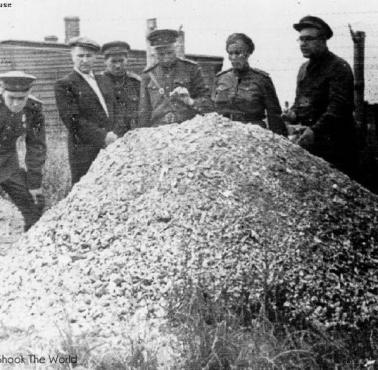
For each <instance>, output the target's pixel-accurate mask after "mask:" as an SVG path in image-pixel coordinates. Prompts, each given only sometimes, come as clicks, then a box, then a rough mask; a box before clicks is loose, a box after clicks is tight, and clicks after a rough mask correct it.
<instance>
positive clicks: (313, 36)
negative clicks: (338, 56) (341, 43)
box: [298, 28, 327, 58]
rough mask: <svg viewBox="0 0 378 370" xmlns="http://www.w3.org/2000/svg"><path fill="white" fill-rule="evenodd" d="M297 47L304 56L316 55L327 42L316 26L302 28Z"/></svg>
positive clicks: (321, 51) (322, 50)
mask: <svg viewBox="0 0 378 370" xmlns="http://www.w3.org/2000/svg"><path fill="white" fill-rule="evenodd" d="M298 42H299V47H300V49H301V52H302V54H303V56H304V57H305V58H312V57H316V56H318V55H320V54H322V53H323V52H324V50H325V49H326V47H327V42H326V40H325V39H324V37H322V36H321V34H320V31H319V30H318V29H316V28H304V29H303V30H301V31H300V33H299V38H298Z"/></svg>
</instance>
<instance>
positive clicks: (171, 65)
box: [160, 58, 178, 73]
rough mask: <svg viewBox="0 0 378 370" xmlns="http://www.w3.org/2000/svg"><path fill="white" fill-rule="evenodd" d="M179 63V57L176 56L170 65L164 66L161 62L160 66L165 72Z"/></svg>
mask: <svg viewBox="0 0 378 370" xmlns="http://www.w3.org/2000/svg"><path fill="white" fill-rule="evenodd" d="M177 63H178V58H176V59H175V60H174V61H173V62H172V63H171V64H170V65H169V66H163V65H162V64H160V67H161V69H162V70H163V72H164V73H168V72H170V71H171V70H172V69H174V68H175V67H176V66H177Z"/></svg>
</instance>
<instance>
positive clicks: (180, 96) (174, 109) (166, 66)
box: [139, 30, 212, 127]
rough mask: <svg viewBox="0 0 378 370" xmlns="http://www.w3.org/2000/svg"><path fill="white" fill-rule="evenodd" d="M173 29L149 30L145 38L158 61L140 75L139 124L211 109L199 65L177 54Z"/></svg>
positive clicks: (163, 121)
mask: <svg viewBox="0 0 378 370" xmlns="http://www.w3.org/2000/svg"><path fill="white" fill-rule="evenodd" d="M177 37H178V32H177V31H175V30H155V31H152V32H151V33H150V34H149V36H148V39H149V41H150V42H151V46H152V47H153V48H154V50H155V52H156V57H157V60H158V63H157V64H155V65H154V66H152V67H150V68H147V69H146V70H145V71H144V73H143V75H142V84H141V93H140V104H139V125H140V126H142V127H143V126H159V125H165V124H169V123H173V122H177V123H180V122H183V121H185V120H188V119H190V118H193V117H194V116H195V115H196V114H198V113H205V112H207V111H210V110H212V104H211V100H210V91H209V88H208V86H206V84H205V81H204V79H203V76H202V72H201V69H200V68H199V66H198V65H197V64H196V63H195V62H192V61H190V60H187V59H181V58H178V57H177V54H176V47H175V43H176V40H177Z"/></svg>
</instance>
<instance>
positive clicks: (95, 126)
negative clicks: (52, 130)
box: [55, 37, 117, 184]
mask: <svg viewBox="0 0 378 370" xmlns="http://www.w3.org/2000/svg"><path fill="white" fill-rule="evenodd" d="M68 45H69V46H70V47H71V56H72V61H73V65H74V66H73V71H72V72H71V73H69V74H68V75H67V76H65V77H63V78H62V79H60V80H58V81H57V82H56V83H55V98H56V103H57V106H58V111H59V115H60V118H61V120H62V121H63V123H64V125H65V126H66V127H67V129H68V156H69V163H70V169H71V180H72V184H75V183H76V182H78V181H79V180H80V178H81V177H82V176H83V175H85V174H86V173H87V171H88V169H89V167H90V166H91V164H92V162H93V161H94V159H95V158H96V156H97V154H98V153H99V151H100V150H101V149H102V148H104V147H106V146H107V145H109V144H111V143H112V142H114V141H115V140H116V139H117V135H116V134H115V133H114V132H112V131H111V127H112V120H113V106H114V95H113V91H111V90H109V89H107V88H106V84H104V83H103V81H102V77H101V76H95V75H94V73H93V66H94V63H95V60H96V54H97V53H98V52H99V51H100V46H99V45H98V44H97V43H96V42H95V41H93V40H90V39H88V38H87V37H75V38H73V39H71V40H70V41H69V43H68Z"/></svg>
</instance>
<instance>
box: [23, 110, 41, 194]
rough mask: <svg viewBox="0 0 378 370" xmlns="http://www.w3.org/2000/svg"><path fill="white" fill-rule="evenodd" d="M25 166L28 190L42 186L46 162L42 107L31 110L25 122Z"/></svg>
mask: <svg viewBox="0 0 378 370" xmlns="http://www.w3.org/2000/svg"><path fill="white" fill-rule="evenodd" d="M25 144H26V154H25V164H26V168H27V183H28V188H29V189H38V188H40V187H41V184H42V168H43V165H44V164H45V160H46V133H45V120H44V116H43V113H42V107H40V108H38V109H36V110H33V111H32V113H31V115H30V119H28V122H27V131H26V138H25Z"/></svg>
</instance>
